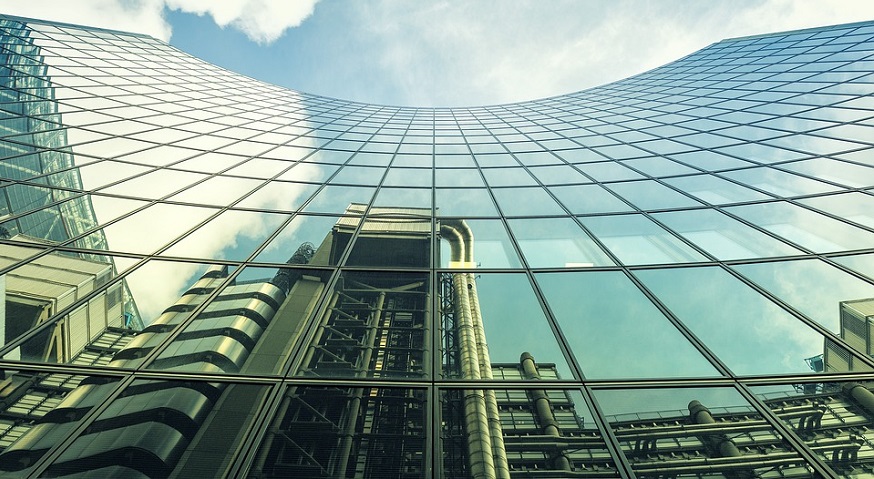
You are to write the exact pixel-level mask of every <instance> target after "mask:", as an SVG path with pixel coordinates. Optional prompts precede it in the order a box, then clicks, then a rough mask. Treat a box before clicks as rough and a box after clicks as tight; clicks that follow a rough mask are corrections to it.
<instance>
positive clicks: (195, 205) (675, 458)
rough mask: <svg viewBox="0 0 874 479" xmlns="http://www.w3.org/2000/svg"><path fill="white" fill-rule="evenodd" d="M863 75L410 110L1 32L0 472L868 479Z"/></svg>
mask: <svg viewBox="0 0 874 479" xmlns="http://www.w3.org/2000/svg"><path fill="white" fill-rule="evenodd" d="M871 58H874V24H871V23H862V24H853V25H844V26H835V27H823V28H816V29H810V30H803V31H796V32H788V33H779V34H769V35H762V36H754V37H746V38H738V39H729V40H725V41H722V42H719V43H716V44H713V45H711V46H708V47H706V48H704V49H702V50H701V51H699V52H696V53H693V54H691V55H689V56H687V57H684V58H682V59H680V60H677V61H676V62H673V63H670V64H668V65H665V66H663V67H659V68H656V69H654V70H651V71H649V72H645V73H641V74H639V75H636V76H633V77H631V78H628V79H626V80H622V81H619V82H615V83H612V84H608V85H604V86H602V87H598V88H594V89H590V90H585V91H581V92H576V93H570V94H567V95H562V96H556V97H551V98H545V99H539V100H533V101H528V102H521V103H514V104H507V105H494V106H483V107H470V108H407V107H390V106H380V105H369V104H362V103H354V102H347V101H343V100H337V99H332V98H325V97H320V96H317V95H309V94H304V93H299V92H295V91H291V90H287V89H284V88H280V87H277V86H273V85H269V84H265V83H262V82H259V81H257V80H253V79H251V78H246V77H243V76H240V75H237V74H234V73H232V72H229V71H226V70H223V69H221V68H218V67H216V66H214V65H210V64H208V63H206V62H203V61H201V60H198V59H196V58H193V57H191V56H189V55H187V54H185V53H183V52H180V51H178V50H176V49H174V48H173V47H170V46H168V45H166V44H164V43H162V42H160V41H158V40H155V39H153V38H150V37H147V36H143V35H136V34H129V33H124V32H117V31H110V30H103V29H96V28H89V27H80V26H74V25H66V24H59V23H51V22H44V21H39V20H31V19H22V18H15V17H0V63H2V66H0V153H2V159H0V174H2V175H3V176H2V178H0V181H2V184H0V188H2V191H3V195H2V196H0V215H2V217H0V226H2V228H3V229H2V230H0V236H2V238H0V279H2V281H0V292H2V294H3V299H4V301H3V305H4V307H3V310H2V311H3V318H2V322H0V327H2V335H0V336H2V340H3V344H2V345H0V370H2V371H3V373H2V381H0V470H2V471H3V472H4V473H5V474H6V475H7V476H10V477H252V478H268V477H306V478H310V477H312V478H376V477H386V478H388V477H391V478H419V477H426V478H431V477H434V478H461V477H470V478H477V479H479V478H501V479H508V478H509V479H512V478H565V477H585V478H616V477H621V478H633V477H638V478H648V477H652V478H668V477H670V478H678V479H679V478H683V479H685V478H727V479H734V478H752V477H756V478H802V477H805V478H806V477H810V478H814V477H845V478H861V477H868V476H871V475H872V474H874V459H872V458H874V448H872V446H871V444H874V443H871V441H870V439H869V437H868V436H869V435H870V434H869V432H868V431H869V429H871V427H872V424H874V394H872V393H871V390H872V389H874V387H872V385H874V372H872V371H874V369H872V368H874V358H872V352H874V351H872V346H871V341H870V336H871V334H870V330H871V325H870V323H871V320H870V318H871V316H872V314H874V309H872V307H871V304H872V300H871V299H868V298H874V247H872V245H874V216H872V213H871V212H872V211H874V199H872V194H874V193H872V188H874V162H872V161H871V155H872V152H874V135H872V131H874V103H872V100H871V98H872V95H871V92H872V91H874V89H872V88H874V62H872V60H871ZM134 299H136V303H134V301H133V300H134ZM135 304H136V305H135ZM838 305H839V307H838ZM836 309H837V310H839V311H836ZM140 311H143V312H144V313H143V314H142V315H141V314H140V313H139V312H140ZM535 358H536V359H535Z"/></svg>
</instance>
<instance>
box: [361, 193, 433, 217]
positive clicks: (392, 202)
mask: <svg viewBox="0 0 874 479" xmlns="http://www.w3.org/2000/svg"><path fill="white" fill-rule="evenodd" d="M373 205H374V206H379V207H394V208H397V207H402V208H409V209H416V210H422V211H423V213H422V214H424V215H425V216H430V215H431V189H430V188H389V187H385V186H384V187H382V188H380V190H379V192H378V193H377V194H376V199H375V200H373Z"/></svg>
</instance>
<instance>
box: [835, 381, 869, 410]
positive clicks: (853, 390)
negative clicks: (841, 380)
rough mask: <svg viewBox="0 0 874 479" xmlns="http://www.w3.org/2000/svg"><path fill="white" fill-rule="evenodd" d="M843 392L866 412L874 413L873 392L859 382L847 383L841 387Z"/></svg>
mask: <svg viewBox="0 0 874 479" xmlns="http://www.w3.org/2000/svg"><path fill="white" fill-rule="evenodd" d="M841 389H842V390H843V392H844V394H846V395H848V396H850V397H851V398H853V399H854V400H855V402H856V404H858V405H859V406H862V408H863V409H865V411H867V412H868V413H871V414H874V393H872V392H871V391H870V390H869V389H868V388H866V387H865V386H863V385H861V384H859V383H847V384H844V386H843V387H842V388H841Z"/></svg>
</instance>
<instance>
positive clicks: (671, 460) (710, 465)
mask: <svg viewBox="0 0 874 479" xmlns="http://www.w3.org/2000/svg"><path fill="white" fill-rule="evenodd" d="M594 394H595V399H596V400H597V401H598V403H599V404H601V408H602V410H603V411H604V414H605V415H606V419H607V422H608V423H609V425H610V427H611V428H612V429H613V434H614V435H615V436H616V438H617V439H618V440H619V443H620V447H621V448H622V452H623V453H625V456H626V457H627V458H628V460H629V462H630V463H631V468H632V470H634V473H635V474H636V475H637V477H641V478H657V477H665V476H666V475H667V476H669V477H676V478H683V479H686V478H702V477H744V476H746V477H768V476H769V475H771V474H774V477H799V478H813V477H816V476H814V474H813V470H812V469H811V467H810V466H809V465H807V463H806V462H805V461H804V460H803V459H802V458H801V457H800V456H799V455H798V453H797V452H796V451H795V450H794V449H793V448H792V447H791V446H790V445H789V444H788V443H787V442H786V441H785V440H784V439H783V437H782V436H781V435H780V434H779V433H778V432H777V431H775V430H774V429H773V428H772V427H771V426H770V425H769V424H768V422H766V421H765V420H764V419H763V418H762V417H761V415H760V414H758V412H757V411H756V410H755V409H754V408H753V406H752V405H750V404H749V403H748V402H747V401H745V400H744V399H743V397H742V396H741V395H740V393H738V392H737V391H735V390H734V389H731V388H683V389H681V388H667V389H613V390H595V391H594Z"/></svg>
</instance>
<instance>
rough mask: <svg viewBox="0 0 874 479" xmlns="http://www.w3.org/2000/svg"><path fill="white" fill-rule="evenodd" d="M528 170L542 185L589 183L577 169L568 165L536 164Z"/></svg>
mask: <svg viewBox="0 0 874 479" xmlns="http://www.w3.org/2000/svg"><path fill="white" fill-rule="evenodd" d="M529 171H531V173H532V174H533V175H534V176H536V177H537V179H539V180H540V182H541V183H543V184H544V185H567V184H573V183H590V182H591V181H590V180H589V179H588V178H586V177H585V176H583V174H582V173H580V172H579V171H578V170H577V169H575V168H573V167H571V166H569V165H562V166H536V167H533V168H530V169H529Z"/></svg>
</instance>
